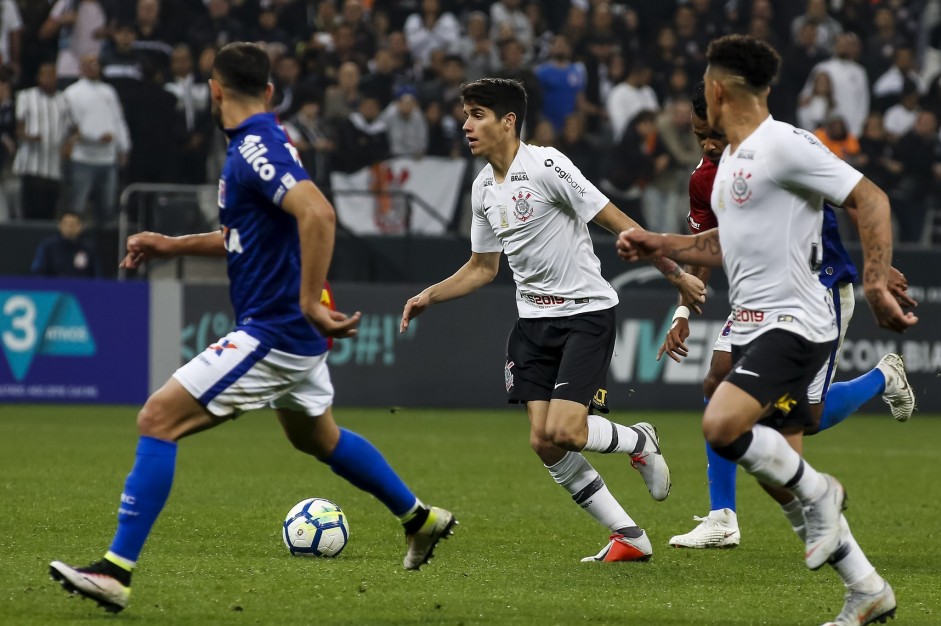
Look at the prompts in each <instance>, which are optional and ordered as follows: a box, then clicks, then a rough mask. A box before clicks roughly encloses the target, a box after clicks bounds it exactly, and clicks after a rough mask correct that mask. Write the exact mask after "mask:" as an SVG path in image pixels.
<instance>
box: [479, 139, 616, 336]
mask: <svg viewBox="0 0 941 626" xmlns="http://www.w3.org/2000/svg"><path fill="white" fill-rule="evenodd" d="M471 204H472V207H473V213H474V217H473V223H472V225H471V249H472V250H473V251H474V252H478V253H484V252H501V251H502V252H505V253H506V256H507V259H508V260H509V263H510V269H512V270H513V279H514V280H515V281H516V289H517V291H516V305H517V308H518V309H519V316H520V317H524V318H532V317H563V316H567V315H574V314H576V313H587V312H590V311H601V310H604V309H610V308H611V307H613V306H615V305H616V304H617V303H618V296H617V293H615V291H614V289H613V288H612V287H611V285H610V284H608V281H606V280H605V279H604V278H602V276H601V262H600V261H599V260H598V257H596V256H595V251H594V248H593V247H592V243H591V236H590V235H589V234H588V222H590V221H591V220H592V219H593V218H594V217H595V216H596V215H597V214H598V212H599V211H601V209H603V208H604V207H605V205H607V204H608V198H607V197H605V195H604V194H603V193H601V192H600V191H598V189H597V188H596V187H595V186H594V185H592V184H591V183H590V182H588V179H587V178H585V176H584V175H582V173H581V172H579V171H578V169H577V168H576V167H575V166H574V165H573V164H572V162H571V161H570V160H569V159H568V157H566V156H565V155H564V154H562V153H561V152H559V151H558V150H556V149H555V148H542V147H539V146H529V145H526V144H525V143H520V148H519V151H518V152H517V153H516V158H515V159H513V163H512V165H510V168H509V170H508V171H507V175H506V179H505V180H504V181H503V183H497V181H496V180H495V179H494V176H493V168H492V167H491V166H490V165H487V166H486V167H485V168H484V169H483V170H481V172H480V174H478V175H477V179H476V180H474V186H473V190H472V192H471Z"/></svg>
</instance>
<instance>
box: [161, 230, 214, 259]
mask: <svg viewBox="0 0 941 626" xmlns="http://www.w3.org/2000/svg"><path fill="white" fill-rule="evenodd" d="M173 239H174V241H175V245H174V248H175V256H225V236H224V235H223V233H222V231H221V230H216V231H213V232H211V233H198V234H193V235H181V236H179V237H173Z"/></svg>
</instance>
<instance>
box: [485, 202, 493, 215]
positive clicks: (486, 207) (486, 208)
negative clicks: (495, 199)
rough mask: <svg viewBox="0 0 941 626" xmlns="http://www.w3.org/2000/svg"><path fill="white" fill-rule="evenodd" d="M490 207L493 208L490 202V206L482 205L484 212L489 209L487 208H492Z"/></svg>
mask: <svg viewBox="0 0 941 626" xmlns="http://www.w3.org/2000/svg"><path fill="white" fill-rule="evenodd" d="M492 208H493V205H492V204H491V205H490V206H485V207H484V213H486V212H487V211H489V210H490V209H492Z"/></svg>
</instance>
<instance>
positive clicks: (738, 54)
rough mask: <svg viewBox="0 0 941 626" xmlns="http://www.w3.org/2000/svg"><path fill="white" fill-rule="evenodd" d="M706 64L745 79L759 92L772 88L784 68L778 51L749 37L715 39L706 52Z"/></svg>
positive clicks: (728, 36)
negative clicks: (780, 70) (781, 68)
mask: <svg viewBox="0 0 941 626" xmlns="http://www.w3.org/2000/svg"><path fill="white" fill-rule="evenodd" d="M706 61H708V62H709V65H710V66H713V67H719V68H722V69H724V70H726V71H729V72H731V73H733V74H736V75H738V76H741V77H742V78H744V79H745V82H746V83H748V85H749V86H750V87H751V88H753V89H757V90H762V89H765V88H767V87H768V86H769V85H771V81H772V80H774V77H775V76H776V75H777V73H778V68H779V67H780V66H781V57H780V56H778V53H777V52H775V50H774V48H772V47H771V46H769V45H768V44H766V43H765V42H763V41H759V40H758V39H755V38H754V37H748V36H747V35H726V36H724V37H719V38H718V39H714V40H713V41H712V42H711V43H710V44H709V48H708V49H707V50H706Z"/></svg>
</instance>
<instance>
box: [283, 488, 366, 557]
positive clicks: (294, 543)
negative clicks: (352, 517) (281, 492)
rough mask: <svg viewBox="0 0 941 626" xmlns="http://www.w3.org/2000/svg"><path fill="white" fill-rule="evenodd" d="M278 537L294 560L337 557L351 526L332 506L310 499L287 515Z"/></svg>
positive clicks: (343, 546)
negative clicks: (297, 557)
mask: <svg viewBox="0 0 941 626" xmlns="http://www.w3.org/2000/svg"><path fill="white" fill-rule="evenodd" d="M281 537H282V539H284V545H286V546H287V547H288V550H290V551H291V554H292V555H294V556H337V555H338V554H340V552H342V551H343V548H345V547H346V542H347V541H349V538H350V525H349V522H347V521H346V513H344V512H343V511H342V510H340V507H338V506H337V505H335V504H334V503H333V502H330V501H329V500H324V499H323V498H309V499H307V500H303V501H301V502H298V503H297V504H295V505H294V507H293V508H292V509H291V510H290V511H288V515H287V517H285V518H284V527H283V529H282V533H281Z"/></svg>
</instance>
